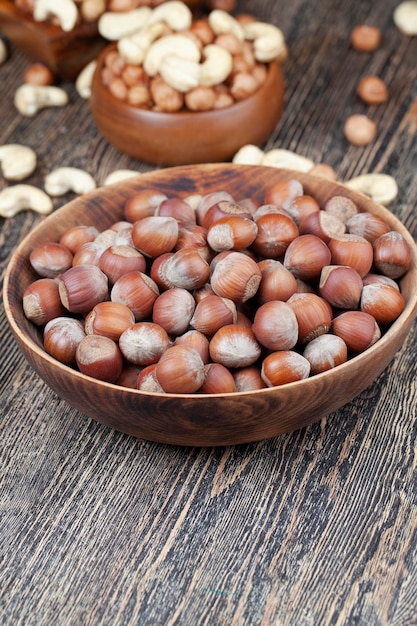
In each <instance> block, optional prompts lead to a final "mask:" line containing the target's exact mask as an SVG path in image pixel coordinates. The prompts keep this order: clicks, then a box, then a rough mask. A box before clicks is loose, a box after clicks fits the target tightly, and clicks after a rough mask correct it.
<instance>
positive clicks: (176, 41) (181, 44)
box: [143, 34, 200, 76]
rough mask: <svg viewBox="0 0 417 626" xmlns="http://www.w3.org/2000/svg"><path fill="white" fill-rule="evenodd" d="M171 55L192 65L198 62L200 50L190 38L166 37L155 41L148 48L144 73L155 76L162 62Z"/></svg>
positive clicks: (178, 35)
mask: <svg viewBox="0 0 417 626" xmlns="http://www.w3.org/2000/svg"><path fill="white" fill-rule="evenodd" d="M172 55H175V56H176V57H180V58H182V59H187V60H188V61H194V63H198V61H199V60H200V50H199V48H198V46H197V44H196V43H195V42H194V41H193V40H192V39H190V37H187V36H186V35H180V34H174V35H167V36H166V37H161V38H160V39H157V40H156V41H154V43H153V44H152V45H151V46H150V48H149V50H148V52H147V53H146V56H145V59H144V61H143V68H144V70H145V72H146V73H147V74H148V75H149V76H156V74H157V73H158V72H159V70H160V67H161V64H162V61H163V60H164V59H165V58H167V57H170V56H172Z"/></svg>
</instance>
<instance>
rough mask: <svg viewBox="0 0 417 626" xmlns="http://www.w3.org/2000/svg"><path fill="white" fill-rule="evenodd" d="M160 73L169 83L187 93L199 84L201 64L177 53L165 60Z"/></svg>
mask: <svg viewBox="0 0 417 626" xmlns="http://www.w3.org/2000/svg"><path fill="white" fill-rule="evenodd" d="M159 73H160V75H161V77H162V78H163V80H164V81H165V82H166V83H167V84H168V85H170V86H171V87H173V88H174V89H176V90H177V91H180V92H181V93H186V92H187V91H190V90H191V89H194V88H195V87H198V84H199V77H200V68H199V64H198V63H195V62H194V61H190V60H188V59H184V58H182V57H179V56H177V55H175V54H174V55H170V56H167V57H166V58H165V59H164V60H163V62H162V63H161V65H160V67H159Z"/></svg>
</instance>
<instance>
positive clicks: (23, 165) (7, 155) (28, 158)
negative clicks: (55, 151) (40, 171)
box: [0, 143, 36, 180]
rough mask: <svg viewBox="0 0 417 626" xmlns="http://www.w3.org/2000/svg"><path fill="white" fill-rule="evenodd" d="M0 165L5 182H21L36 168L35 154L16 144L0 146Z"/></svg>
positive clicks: (27, 148)
mask: <svg viewBox="0 0 417 626" xmlns="http://www.w3.org/2000/svg"><path fill="white" fill-rule="evenodd" d="M0 165H1V168H2V171H3V176H4V178H6V179H7V180H23V179H24V178H27V177H28V176H30V175H31V174H32V173H33V172H34V170H35V168H36V152H35V151H34V150H32V148H29V147H28V146H21V145H20V144H17V143H9V144H6V145H4V146H0Z"/></svg>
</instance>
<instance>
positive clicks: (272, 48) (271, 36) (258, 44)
mask: <svg viewBox="0 0 417 626" xmlns="http://www.w3.org/2000/svg"><path fill="white" fill-rule="evenodd" d="M243 32H244V36H245V39H249V40H250V41H253V48H254V55H255V59H256V60H257V61H260V62H262V63H268V62H270V61H273V60H274V59H276V58H278V57H279V56H280V55H282V54H284V53H285V48H286V46H285V39H284V35H283V33H282V31H281V29H279V28H278V27H277V26H274V25H273V24H268V23H266V22H248V23H246V24H245V25H244V26H243Z"/></svg>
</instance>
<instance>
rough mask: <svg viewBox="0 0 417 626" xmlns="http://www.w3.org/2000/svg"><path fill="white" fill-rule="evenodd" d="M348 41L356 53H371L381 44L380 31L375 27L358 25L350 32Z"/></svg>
mask: <svg viewBox="0 0 417 626" xmlns="http://www.w3.org/2000/svg"><path fill="white" fill-rule="evenodd" d="M350 40H351V43H352V46H353V47H354V48H355V50H357V51H358V52H373V51H374V50H377V48H379V45H380V43H381V31H380V30H379V28H377V27H376V26H369V25H367V24H360V25H358V26H356V27H355V28H354V29H353V30H352V32H351V34H350Z"/></svg>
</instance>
